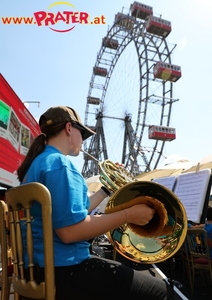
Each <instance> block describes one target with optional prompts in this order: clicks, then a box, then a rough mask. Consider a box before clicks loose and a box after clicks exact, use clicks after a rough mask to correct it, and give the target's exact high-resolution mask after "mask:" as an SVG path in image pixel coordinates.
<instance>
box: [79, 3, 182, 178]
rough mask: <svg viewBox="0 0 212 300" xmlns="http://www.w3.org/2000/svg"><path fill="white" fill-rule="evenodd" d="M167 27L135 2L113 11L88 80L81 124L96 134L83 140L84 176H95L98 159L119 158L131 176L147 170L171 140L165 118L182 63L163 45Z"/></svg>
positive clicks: (171, 135)
mask: <svg viewBox="0 0 212 300" xmlns="http://www.w3.org/2000/svg"><path fill="white" fill-rule="evenodd" d="M170 32H171V22H169V21H166V20H164V19H161V18H157V17H154V16H153V8H152V7H150V6H147V5H144V4H141V3H139V2H134V3H133V4H132V5H131V7H130V9H129V12H128V13H127V14H125V13H123V12H119V13H117V14H116V15H115V20H114V24H113V25H112V26H111V28H110V29H109V30H108V31H107V34H106V36H105V37H104V38H103V39H102V45H101V47H100V50H99V52H98V54H97V59H96V63H95V65H94V67H93V70H92V76H91V81H90V84H89V91H88V96H87V103H86V109H85V124H86V126H88V127H90V128H92V129H93V130H94V131H95V132H96V135H94V136H92V137H91V138H89V139H87V140H86V141H85V142H84V151H85V152H84V165H83V169H82V175H83V176H84V177H85V178H88V177H91V176H93V175H97V174H98V161H99V162H101V161H104V160H106V159H110V160H111V161H113V162H120V163H123V164H124V166H125V168H126V169H127V170H128V171H130V172H131V173H132V174H134V175H138V174H141V173H142V172H148V171H151V170H153V169H155V168H156V167H157V165H158V163H159V161H160V159H161V157H162V156H163V150H164V147H165V143H166V142H167V141H171V140H173V139H175V136H176V134H175V129H174V128H170V120H171V112H172V106H173V104H174V103H175V102H177V101H178V99H174V98H173V85H174V82H175V81H177V80H178V79H179V78H180V77H181V68H180V67H179V66H177V65H173V64H172V63H171V54H172V52H173V50H174V48H175V47H176V45H172V46H171V47H170V46H169V45H168V42H167V40H166V37H167V36H168V34H169V33H170ZM154 130H155V131H154ZM169 133H170V134H169ZM93 158H95V160H94V159H93Z"/></svg>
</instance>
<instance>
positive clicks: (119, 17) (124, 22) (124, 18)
mask: <svg viewBox="0 0 212 300" xmlns="http://www.w3.org/2000/svg"><path fill="white" fill-rule="evenodd" d="M115 22H116V23H117V24H118V25H119V26H122V27H125V28H126V29H129V30H132V29H133V27H134V21H133V20H132V19H131V18H130V17H129V16H128V15H125V14H123V13H117V14H116V15H115Z"/></svg>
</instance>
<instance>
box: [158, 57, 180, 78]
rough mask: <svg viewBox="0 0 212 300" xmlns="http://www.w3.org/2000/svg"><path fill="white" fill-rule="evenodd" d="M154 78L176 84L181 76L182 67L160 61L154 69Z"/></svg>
mask: <svg viewBox="0 0 212 300" xmlns="http://www.w3.org/2000/svg"><path fill="white" fill-rule="evenodd" d="M153 73H154V78H159V79H162V80H165V81H166V80H168V81H172V82H176V81H177V80H178V79H179V78H180V77H181V76H182V72H181V67H180V66H176V65H173V64H169V63H165V62H162V61H159V62H157V63H156V64H155V66H154V68H153Z"/></svg>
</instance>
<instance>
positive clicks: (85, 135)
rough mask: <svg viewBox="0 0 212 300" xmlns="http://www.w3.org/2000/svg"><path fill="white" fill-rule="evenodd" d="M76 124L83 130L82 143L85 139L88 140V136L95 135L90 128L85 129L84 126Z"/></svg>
mask: <svg viewBox="0 0 212 300" xmlns="http://www.w3.org/2000/svg"><path fill="white" fill-rule="evenodd" d="M76 123H77V124H79V125H80V126H81V127H82V128H83V129H84V130H85V133H84V135H83V141H84V140H86V139H87V138H89V137H90V136H92V135H94V134H96V132H95V131H93V130H91V129H90V128H88V127H86V126H85V125H84V124H82V123H80V122H76Z"/></svg>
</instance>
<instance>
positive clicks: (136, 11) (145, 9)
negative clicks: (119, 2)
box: [130, 1, 153, 20]
mask: <svg viewBox="0 0 212 300" xmlns="http://www.w3.org/2000/svg"><path fill="white" fill-rule="evenodd" d="M130 10H131V15H132V16H133V17H135V18H139V19H143V20H145V19H146V17H148V16H150V15H152V14H153V8H152V7H151V6H149V5H146V4H142V3H140V2H137V1H134V2H133V4H132V5H131V8H130Z"/></svg>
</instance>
